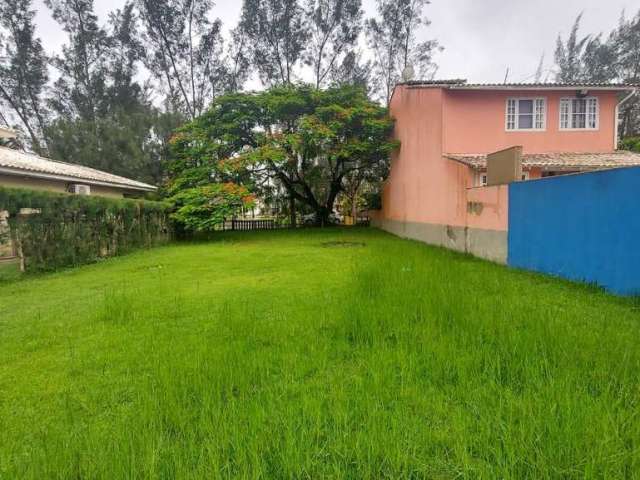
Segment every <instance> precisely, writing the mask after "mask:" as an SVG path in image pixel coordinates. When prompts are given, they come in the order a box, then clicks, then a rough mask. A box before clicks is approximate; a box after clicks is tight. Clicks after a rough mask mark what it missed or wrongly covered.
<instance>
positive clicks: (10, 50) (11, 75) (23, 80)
mask: <svg viewBox="0 0 640 480" xmlns="http://www.w3.org/2000/svg"><path fill="white" fill-rule="evenodd" d="M34 16H35V12H34V11H33V10H32V5H31V0H12V1H4V2H0V26H1V27H2V33H3V35H2V36H3V37H4V43H3V45H2V48H1V49H0V102H1V103H2V105H3V106H5V107H7V108H8V110H9V111H10V112H11V114H12V116H15V117H17V119H18V124H19V125H20V126H21V127H23V128H24V129H25V130H26V131H27V134H28V137H29V140H30V144H31V148H32V149H33V150H34V151H35V152H36V153H38V154H40V155H44V154H46V152H47V145H46V140H45V139H44V131H45V126H46V122H47V110H46V106H45V105H44V101H43V93H44V92H45V90H46V85H47V81H48V72H47V56H46V55H45V52H44V49H43V47H42V42H41V40H40V39H39V38H37V37H36V36H35V26H34V23H33V19H34ZM3 116H4V117H5V121H6V122H7V123H9V122H10V121H9V119H8V118H7V117H8V115H3Z"/></svg>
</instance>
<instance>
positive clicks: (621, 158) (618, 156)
mask: <svg viewBox="0 0 640 480" xmlns="http://www.w3.org/2000/svg"><path fill="white" fill-rule="evenodd" d="M444 156H445V157H447V158H449V159H451V160H455V161H457V162H461V163H464V164H465V165H468V166H470V167H471V168H474V169H476V170H482V169H485V168H487V155H484V154H477V155H476V154H474V155H467V154H451V153H445V155H444ZM522 166H523V167H528V168H531V167H539V168H542V169H547V170H553V169H560V170H572V169H575V170H597V169H605V168H617V167H635V166H640V154H639V153H633V152H627V151H623V150H619V151H616V152H611V153H525V154H524V155H523V156H522Z"/></svg>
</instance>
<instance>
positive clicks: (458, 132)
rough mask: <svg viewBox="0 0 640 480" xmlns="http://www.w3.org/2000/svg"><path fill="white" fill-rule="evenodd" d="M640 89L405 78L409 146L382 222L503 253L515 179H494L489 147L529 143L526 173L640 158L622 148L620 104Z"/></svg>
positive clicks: (402, 90) (403, 129) (395, 165)
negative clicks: (489, 175) (488, 184)
mask: <svg viewBox="0 0 640 480" xmlns="http://www.w3.org/2000/svg"><path fill="white" fill-rule="evenodd" d="M635 93H636V89H635V88H634V87H632V86H628V85H611V84H596V83H589V84H495V85H494V84H482V85H480V84H469V83H467V82H466V81H463V80H451V81H428V82H407V83H404V84H400V85H398V86H397V87H396V89H395V91H394V94H393V97H392V99H391V103H390V111H391V116H392V117H394V118H395V120H396V127H395V132H396V133H395V134H396V137H397V138H398V139H399V140H400V141H401V147H400V149H399V151H398V152H397V154H396V155H395V156H394V158H393V160H392V167H391V174H390V177H389V179H388V180H387V182H386V184H385V187H384V191H383V202H382V203H383V208H382V210H381V211H379V212H377V213H376V214H375V215H374V225H377V226H379V227H381V228H383V229H385V230H388V231H390V232H392V233H395V234H397V235H400V236H403V237H408V238H414V239H417V240H421V241H425V242H427V243H430V244H434V245H441V246H446V247H449V248H453V249H456V250H459V251H465V252H469V253H473V254H475V255H478V256H481V257H484V258H488V259H491V260H495V261H499V262H505V261H506V255H507V229H508V217H507V214H508V195H507V191H508V185H498V186H491V187H483V185H484V184H486V178H487V175H486V165H487V155H489V154H491V153H493V152H497V151H500V150H503V149H506V148H509V147H513V146H521V147H522V152H523V155H522V180H530V179H537V178H541V177H547V176H555V175H562V174H568V173H578V172H585V171H592V170H597V169H606V168H617V167H624V166H637V165H640V155H638V154H633V153H630V152H622V151H618V150H617V136H618V135H617V128H618V108H619V105H620V104H621V102H624V101H626V100H627V99H628V98H629V96H630V95H633V94H635Z"/></svg>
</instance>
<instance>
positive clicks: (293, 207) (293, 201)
mask: <svg viewBox="0 0 640 480" xmlns="http://www.w3.org/2000/svg"><path fill="white" fill-rule="evenodd" d="M289 218H290V223H291V228H296V199H295V198H293V195H290V196H289Z"/></svg>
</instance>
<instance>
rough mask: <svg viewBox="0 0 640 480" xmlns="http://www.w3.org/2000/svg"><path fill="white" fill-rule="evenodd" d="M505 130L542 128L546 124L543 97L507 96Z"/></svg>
mask: <svg viewBox="0 0 640 480" xmlns="http://www.w3.org/2000/svg"><path fill="white" fill-rule="evenodd" d="M506 117H507V118H506V126H507V130H544V129H545V128H546V126H547V101H546V99H544V98H509V99H508V100H507V115H506Z"/></svg>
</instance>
